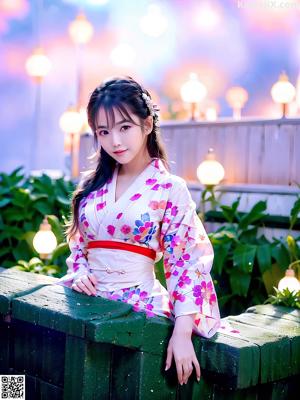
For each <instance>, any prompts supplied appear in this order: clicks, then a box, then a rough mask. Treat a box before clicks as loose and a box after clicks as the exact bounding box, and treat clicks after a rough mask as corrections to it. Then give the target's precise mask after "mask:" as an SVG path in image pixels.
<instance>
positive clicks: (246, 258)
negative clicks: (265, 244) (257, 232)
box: [233, 243, 256, 274]
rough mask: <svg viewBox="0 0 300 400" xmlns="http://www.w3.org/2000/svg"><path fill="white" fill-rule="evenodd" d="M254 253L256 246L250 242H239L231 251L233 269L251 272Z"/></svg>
mask: <svg viewBox="0 0 300 400" xmlns="http://www.w3.org/2000/svg"><path fill="white" fill-rule="evenodd" d="M255 254H256V246H254V245H250V244H242V243H241V244H239V245H238V246H237V247H236V248H235V249H234V251H233V264H234V267H235V269H236V268H238V269H239V270H241V271H243V272H245V273H249V274H250V273H251V272H252V269H253V264H254V258H255Z"/></svg>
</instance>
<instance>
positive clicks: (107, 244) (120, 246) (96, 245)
mask: <svg viewBox="0 0 300 400" xmlns="http://www.w3.org/2000/svg"><path fill="white" fill-rule="evenodd" d="M87 248H88V249H116V250H126V251H131V252H133V253H138V254H142V255H143V256H146V257H150V258H151V259H152V260H155V258H156V252H155V251H154V250H152V249H148V248H146V247H142V246H137V245H135V244H129V243H124V242H115V241H113V240H93V241H91V242H88V244H87Z"/></svg>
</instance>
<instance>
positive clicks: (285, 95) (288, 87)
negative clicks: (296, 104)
mask: <svg viewBox="0 0 300 400" xmlns="http://www.w3.org/2000/svg"><path fill="white" fill-rule="evenodd" d="M295 95H296V89H295V87H294V86H293V85H292V84H291V82H289V78H288V76H287V74H286V73H285V72H283V73H282V74H281V75H280V76H279V80H278V81H277V82H276V83H275V84H274V85H273V86H272V89H271V96H272V99H273V101H274V102H275V103H278V104H281V105H282V117H283V118H285V117H286V113H287V107H288V104H289V103H291V102H292V101H293V99H294V97H295Z"/></svg>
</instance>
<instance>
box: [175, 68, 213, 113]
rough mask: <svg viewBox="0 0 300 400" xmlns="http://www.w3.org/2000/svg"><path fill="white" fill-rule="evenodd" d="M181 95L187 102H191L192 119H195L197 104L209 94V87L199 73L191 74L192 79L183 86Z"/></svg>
mask: <svg viewBox="0 0 300 400" xmlns="http://www.w3.org/2000/svg"><path fill="white" fill-rule="evenodd" d="M180 95H181V98H182V100H183V101H184V102H185V103H189V104H191V120H195V111H196V105H197V103H200V102H201V101H202V100H203V99H204V98H205V96H206V95H207V89H206V87H205V85H204V84H203V83H202V82H200V81H199V80H198V76H197V74H195V73H191V74H190V79H189V80H188V81H187V82H185V83H184V84H183V85H182V86H181V89H180Z"/></svg>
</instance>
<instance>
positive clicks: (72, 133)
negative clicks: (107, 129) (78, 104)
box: [59, 107, 84, 178]
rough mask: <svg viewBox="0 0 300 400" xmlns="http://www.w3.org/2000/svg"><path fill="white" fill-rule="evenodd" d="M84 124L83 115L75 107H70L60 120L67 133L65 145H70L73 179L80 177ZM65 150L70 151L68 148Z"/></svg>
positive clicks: (63, 129)
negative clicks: (81, 138)
mask: <svg viewBox="0 0 300 400" xmlns="http://www.w3.org/2000/svg"><path fill="white" fill-rule="evenodd" d="M83 123H84V121H83V118H82V115H81V114H80V113H79V112H78V111H77V110H76V108H74V107H69V108H68V109H67V110H66V111H65V112H64V113H63V114H62V115H61V117H60V119H59V126H60V128H61V130H62V131H63V132H64V133H65V143H66V142H69V143H70V153H71V177H72V178H77V177H78V176H79V144H80V131H81V129H82V126H83ZM65 150H68V149H67V148H66V146H65Z"/></svg>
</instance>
